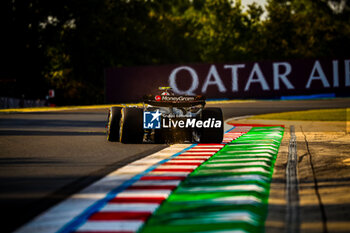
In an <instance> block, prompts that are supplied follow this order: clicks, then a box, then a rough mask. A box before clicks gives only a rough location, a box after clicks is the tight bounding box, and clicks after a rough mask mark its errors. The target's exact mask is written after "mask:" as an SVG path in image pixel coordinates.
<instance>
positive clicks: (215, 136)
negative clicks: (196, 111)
mask: <svg viewBox="0 0 350 233" xmlns="http://www.w3.org/2000/svg"><path fill="white" fill-rule="evenodd" d="M210 118H213V119H215V121H217V120H220V121H221V127H218V128H215V127H213V128H204V127H203V128H201V129H200V143H221V142H222V139H223V137H224V121H223V117H222V111H221V108H205V109H203V111H202V120H203V122H204V121H206V120H208V119H210Z"/></svg>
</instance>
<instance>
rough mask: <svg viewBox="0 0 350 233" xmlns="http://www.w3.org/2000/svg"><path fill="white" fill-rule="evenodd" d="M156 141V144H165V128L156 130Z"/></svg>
mask: <svg viewBox="0 0 350 233" xmlns="http://www.w3.org/2000/svg"><path fill="white" fill-rule="evenodd" d="M154 143H156V144H164V143H165V135H164V130H163V129H155V130H154Z"/></svg>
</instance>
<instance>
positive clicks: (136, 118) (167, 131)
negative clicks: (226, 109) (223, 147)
mask: <svg viewBox="0 0 350 233" xmlns="http://www.w3.org/2000/svg"><path fill="white" fill-rule="evenodd" d="M159 90H160V93H159V94H158V95H146V96H144V98H143V107H142V108H141V107H111V108H110V110H109V114H108V124H107V140H108V141H112V142H114V141H117V142H122V143H142V142H146V143H147V142H148V143H151V142H154V143H178V142H190V143H192V142H195V143H197V142H198V143H221V142H222V139H223V128H224V126H223V124H224V122H223V116H222V111H221V109H220V108H214V107H207V108H205V107H204V106H205V104H206V103H205V97H203V96H184V95H181V96H179V95H175V94H174V93H173V92H172V90H171V88H170V87H160V88H159Z"/></svg>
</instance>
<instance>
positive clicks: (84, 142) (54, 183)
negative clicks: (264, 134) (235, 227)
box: [0, 99, 350, 232]
mask: <svg viewBox="0 0 350 233" xmlns="http://www.w3.org/2000/svg"><path fill="white" fill-rule="evenodd" d="M211 106H214V105H212V104H211ZM215 106H218V107H221V108H222V109H223V112H224V118H225V119H228V118H231V117H240V116H246V115H256V114H263V113H272V112H285V111H296V110H307V109H322V108H344V107H350V99H333V100H308V101H255V102H237V103H225V104H215ZM106 118H107V109H96V110H69V111H60V112H40V113H39V112H38V113H35V112H34V113H3V114H0V148H1V149H0V206H1V213H2V216H1V222H2V226H1V228H2V229H1V232H11V231H13V230H14V229H16V228H17V227H19V226H21V225H22V224H24V223H25V222H27V221H29V220H30V219H32V218H33V217H35V216H36V215H38V214H39V213H41V212H43V211H44V210H46V209H48V208H49V207H50V206H52V205H54V204H56V203H58V202H59V201H61V200H63V199H65V198H66V197H67V196H69V195H70V194H72V193H75V192H77V191H79V190H80V189H82V188H84V187H86V186H87V185H89V184H91V183H92V182H94V181H96V180H98V179H100V178H102V177H103V176H105V175H106V174H108V173H110V172H112V171H114V170H115V169H117V168H120V167H122V166H124V165H126V164H128V163H130V162H132V161H135V160H137V159H140V158H142V157H145V156H147V155H149V154H151V153H154V152H156V151H159V150H160V149H162V148H165V147H166V145H153V144H142V145H126V144H121V143H110V142H107V141H106V136H105V124H106Z"/></svg>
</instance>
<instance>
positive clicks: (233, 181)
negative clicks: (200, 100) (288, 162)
mask: <svg viewBox="0 0 350 233" xmlns="http://www.w3.org/2000/svg"><path fill="white" fill-rule="evenodd" d="M283 133H284V128H283V127H281V126H264V127H262V126H256V127H254V126H237V127H233V128H232V129H231V130H229V131H227V132H226V133H225V135H224V140H223V143H221V144H192V145H190V146H188V145H174V146H170V147H169V148H168V149H167V148H166V149H164V150H162V151H159V152H157V153H155V154H153V155H150V156H149V158H150V159H151V160H156V159H157V158H161V159H160V160H158V161H157V162H156V163H155V164H152V165H148V166H147V167H146V168H145V169H144V170H143V171H141V172H140V171H138V172H137V173H136V175H133V176H132V177H130V178H128V179H127V180H125V181H123V182H122V183H119V184H116V183H114V186H115V187H112V188H111V190H110V191H108V192H107V193H106V194H104V195H102V196H101V195H100V197H99V198H98V199H96V200H94V201H91V202H90V204H82V205H81V206H84V205H85V207H84V208H83V209H81V210H79V211H78V210H77V208H74V206H73V205H71V204H66V205H64V203H63V204H61V206H57V207H54V208H52V210H50V211H48V213H46V214H45V213H44V214H43V215H42V216H39V217H38V218H37V219H36V220H34V221H33V222H32V223H29V224H28V225H27V226H24V227H22V228H21V229H19V230H18V231H17V232H30V231H32V232H33V231H35V232H60V233H63V232H65V233H68V232H80V233H85V232H86V233H87V232H89V233H104V232H109V233H118V232H123V233H131V232H159V233H166V232H179V233H180V232H237V233H239V232H242V233H243V232H264V227H265V219H266V217H267V209H268V197H269V190H270V183H271V180H272V174H273V168H274V163H275V160H276V157H277V154H278V150H279V146H280V143H281V140H282V137H283ZM171 148H175V149H171ZM169 151H171V153H169ZM145 159H146V158H145ZM136 163H137V162H136ZM139 163H143V164H146V163H147V162H146V160H144V161H141V162H139ZM128 166H130V165H128ZM128 166H126V169H127V170H131V168H128ZM131 167H132V164H131ZM121 170H122V169H121ZM118 176H119V178H118ZM115 177H117V179H120V175H118V170H117V171H116V173H115ZM112 181H113V174H112V175H109V176H107V177H106V178H105V180H104V179H102V182H105V183H107V184H108V186H110V185H111V184H113V182H112ZM114 182H115V181H114ZM87 194H88V195H91V193H89V192H88V193H87ZM87 194H86V196H87ZM78 195H80V197H81V196H83V195H82V194H78ZM70 199H71V200H69V199H68V200H66V201H65V202H67V203H75V204H74V205H77V204H76V202H77V201H79V198H74V196H73V197H72V198H70ZM85 202H86V200H85ZM78 205H80V204H78ZM59 216H62V218H60V219H59V220H57V218H58V217H59ZM55 218H56V220H55Z"/></svg>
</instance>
